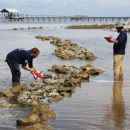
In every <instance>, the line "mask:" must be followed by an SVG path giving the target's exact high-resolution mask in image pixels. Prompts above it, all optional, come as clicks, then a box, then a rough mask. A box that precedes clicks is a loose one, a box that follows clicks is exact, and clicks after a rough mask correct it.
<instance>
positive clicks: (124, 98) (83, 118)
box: [0, 24, 130, 130]
mask: <svg viewBox="0 0 130 130" xmlns="http://www.w3.org/2000/svg"><path fill="white" fill-rule="evenodd" d="M30 26H37V27H39V26H43V29H36V30H28V29H23V30H17V31H14V30H12V28H14V27H18V28H20V27H24V28H27V27H30ZM63 26H64V25H62V26H61V25H47V24H46V25H41V24H40V25H21V24H20V25H19V24H16V25H6V24H0V34H1V35H0V61H1V67H0V72H1V74H0V91H3V90H6V89H9V88H10V86H11V74H10V70H9V68H8V66H7V65H6V63H5V62H4V60H5V57H6V54H7V53H8V52H9V51H11V50H12V49H14V48H26V49H30V48H32V47H38V48H39V49H40V51H41V54H40V56H39V57H38V58H37V59H35V61H34V66H36V68H37V69H38V70H43V71H44V72H47V69H48V68H49V67H51V66H52V65H53V64H74V65H77V66H80V65H83V64H88V63H91V64H93V65H95V66H97V67H100V68H101V69H103V70H104V71H105V72H104V73H103V74H101V75H100V76H96V77H91V79H90V82H84V83H82V84H81V86H79V87H78V88H77V89H76V92H75V93H74V94H73V95H72V97H71V98H66V99H64V100H63V101H60V102H59V103H53V104H51V108H52V109H54V111H56V113H57V118H56V120H52V121H50V122H49V123H50V124H51V126H52V127H53V128H54V130H129V129H130V125H129V121H130V103H129V93H130V87H129V81H130V74H129V72H130V68H129V64H130V60H129V57H130V53H129V51H130V45H129V41H130V37H129V35H128V45H127V49H126V56H125V59H124V73H125V81H124V83H123V84H120V86H119V85H118V84H115V83H114V82H113V70H112V64H113V59H112V45H111V44H109V43H107V42H106V41H105V40H104V38H103V37H104V36H106V35H109V34H112V35H114V36H117V33H115V32H109V31H104V30H65V29H63ZM39 34H41V35H42V34H43V35H53V36H57V37H60V38H62V39H71V40H73V41H75V42H76V43H78V44H79V45H80V46H83V47H87V48H88V49H89V50H91V51H92V52H94V53H95V54H96V56H97V57H98V58H97V59H96V60H95V61H84V60H73V61H63V60H61V59H59V58H57V57H55V56H54V55H52V52H53V51H54V49H55V46H53V45H51V44H49V42H47V41H46V42H43V41H40V40H37V39H35V36H36V35H39ZM21 80H22V83H27V84H29V83H31V82H33V81H34V79H33V77H32V75H31V74H30V73H28V72H26V71H23V70H22V77H21ZM2 101H3V100H1V102H2ZM25 111H26V112H25ZM28 111H29V109H28V108H23V109H17V110H16V109H5V108H4V109H0V116H1V118H0V130H3V129H4V130H16V129H18V128H16V123H15V121H16V120H17V119H19V118H21V117H24V116H25V115H26V113H27V112H28ZM7 126H8V127H7Z"/></svg>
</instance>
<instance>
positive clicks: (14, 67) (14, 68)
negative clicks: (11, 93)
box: [7, 60, 21, 84]
mask: <svg viewBox="0 0 130 130" xmlns="http://www.w3.org/2000/svg"><path fill="white" fill-rule="evenodd" d="M7 63H8V65H9V67H10V70H11V73H12V83H13V84H20V76H21V72H20V68H19V64H18V63H17V62H15V61H11V60H7Z"/></svg>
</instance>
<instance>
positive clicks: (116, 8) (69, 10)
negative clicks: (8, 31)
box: [0, 0, 130, 16]
mask: <svg viewBox="0 0 130 130" xmlns="http://www.w3.org/2000/svg"><path fill="white" fill-rule="evenodd" d="M129 5H130V0H125V1H119V0H0V8H16V9H17V10H19V11H21V12H23V13H29V14H52V15H53V14H54V15H56V14H57V15H76V14H79V15H80V14H81V15H82V14H83V15H88V16H105V15H106V16H113V15H115V16H120V15H121V16H128V15H129V12H130V8H129Z"/></svg>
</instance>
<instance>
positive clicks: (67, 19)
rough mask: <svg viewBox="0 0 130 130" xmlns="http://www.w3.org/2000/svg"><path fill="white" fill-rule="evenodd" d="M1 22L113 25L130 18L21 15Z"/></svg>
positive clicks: (6, 18) (2, 18) (129, 20)
mask: <svg viewBox="0 0 130 130" xmlns="http://www.w3.org/2000/svg"><path fill="white" fill-rule="evenodd" d="M0 19H1V20H0V22H23V23H26V22H27V23H88V24H91V23H92V24H96V23H100V24H111V23H114V22H117V21H121V22H130V17H79V16H78V17H77V16H38V15H37V16H34V15H21V16H17V17H12V18H10V17H1V18H0Z"/></svg>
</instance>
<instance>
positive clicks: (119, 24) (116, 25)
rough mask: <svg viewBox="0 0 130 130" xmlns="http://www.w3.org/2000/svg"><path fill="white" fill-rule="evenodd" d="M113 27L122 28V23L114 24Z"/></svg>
mask: <svg viewBox="0 0 130 130" xmlns="http://www.w3.org/2000/svg"><path fill="white" fill-rule="evenodd" d="M114 27H116V28H118V27H124V23H121V22H116V23H115V25H114Z"/></svg>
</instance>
